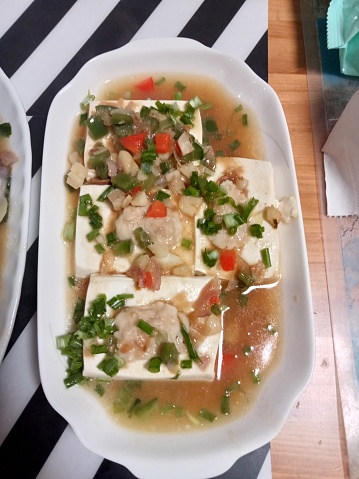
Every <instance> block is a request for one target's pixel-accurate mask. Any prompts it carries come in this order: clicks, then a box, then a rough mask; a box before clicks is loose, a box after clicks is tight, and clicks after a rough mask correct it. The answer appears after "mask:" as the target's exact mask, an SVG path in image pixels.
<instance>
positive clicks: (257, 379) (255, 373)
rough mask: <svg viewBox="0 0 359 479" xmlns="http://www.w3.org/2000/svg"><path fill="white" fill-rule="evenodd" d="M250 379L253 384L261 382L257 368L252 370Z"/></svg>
mask: <svg viewBox="0 0 359 479" xmlns="http://www.w3.org/2000/svg"><path fill="white" fill-rule="evenodd" d="M252 381H253V383H254V384H259V383H260V382H261V380H260V377H259V369H257V368H256V369H253V370H252Z"/></svg>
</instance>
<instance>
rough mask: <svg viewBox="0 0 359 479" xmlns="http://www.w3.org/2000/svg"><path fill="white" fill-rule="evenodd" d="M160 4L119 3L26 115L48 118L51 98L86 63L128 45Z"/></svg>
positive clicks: (155, 1) (157, 0) (151, 1)
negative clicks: (45, 116)
mask: <svg viewBox="0 0 359 479" xmlns="http://www.w3.org/2000/svg"><path fill="white" fill-rule="evenodd" d="M160 3H161V0H147V1H146V2H134V1H133V0H121V2H119V3H118V4H117V5H116V7H115V8H114V9H113V10H112V12H111V13H110V14H109V15H108V16H107V18H106V19H105V20H104V21H103V22H102V24H101V25H100V26H99V27H98V29H97V30H96V31H95V33H94V34H93V35H92V36H91V37H90V38H89V39H88V41H87V42H86V43H85V44H84V45H83V47H82V48H81V49H80V50H79V51H78V52H77V54H76V55H75V56H74V57H73V58H72V60H71V61H70V62H69V63H68V64H67V65H66V67H65V68H64V69H63V70H62V72H61V73H60V74H59V75H58V76H57V77H56V78H55V79H54V80H53V82H52V83H51V84H50V85H49V86H48V88H47V89H46V90H45V91H44V93H43V94H42V95H41V96H40V98H38V100H37V101H36V102H35V103H34V104H33V105H32V106H31V107H30V109H29V111H28V115H30V116H35V115H40V116H43V115H47V113H48V110H49V107H50V104H51V101H52V100H53V98H54V96H55V95H56V94H57V93H58V91H59V90H60V89H61V88H62V87H64V86H65V85H66V84H67V83H69V81H70V80H71V79H72V78H73V77H74V76H75V75H76V73H77V72H78V71H79V70H80V68H81V67H82V66H83V65H84V64H85V63H86V62H88V61H89V60H90V59H91V58H93V57H94V56H97V55H100V54H101V53H105V52H107V51H110V50H114V49H116V48H119V47H122V46H123V45H125V44H126V43H128V42H129V41H130V40H131V38H132V37H133V36H134V35H135V33H136V32H137V30H138V29H139V28H140V27H141V26H142V25H143V23H144V22H145V21H146V20H147V18H148V17H149V16H150V15H151V13H152V12H153V11H154V10H155V8H156V7H157V6H158V5H159V4H160ZM85 93H86V92H85ZM80 101H81V99H80Z"/></svg>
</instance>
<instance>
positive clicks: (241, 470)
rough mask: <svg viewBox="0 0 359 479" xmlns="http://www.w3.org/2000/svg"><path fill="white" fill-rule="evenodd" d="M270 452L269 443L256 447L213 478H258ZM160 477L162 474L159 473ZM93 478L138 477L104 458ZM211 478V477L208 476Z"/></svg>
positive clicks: (119, 478)
mask: <svg viewBox="0 0 359 479" xmlns="http://www.w3.org/2000/svg"><path fill="white" fill-rule="evenodd" d="M268 452H269V444H265V445H264V446H262V447H260V448H259V449H256V450H255V451H253V452H250V453H249V454H246V455H245V456H243V457H241V458H240V459H238V460H237V461H236V462H235V463H234V465H233V466H232V467H231V468H230V469H229V470H228V471H226V472H225V473H223V474H221V475H219V476H216V477H215V478H212V479H239V478H243V479H257V477H258V474H259V472H260V470H261V468H262V466H263V463H264V461H265V458H266V457H267V454H268ZM159 477H160V475H159ZM93 479H137V478H136V476H134V475H133V474H132V473H131V472H130V471H129V470H128V469H126V468H125V467H124V466H121V465H120V464H116V463H115V462H112V461H109V460H107V459H104V460H103V461H102V463H101V465H100V467H99V468H98V470H97V472H96V474H95V476H94V477H93ZM208 479H210V478H208Z"/></svg>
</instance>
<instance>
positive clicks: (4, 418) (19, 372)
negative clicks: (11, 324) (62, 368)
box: [0, 314, 40, 444]
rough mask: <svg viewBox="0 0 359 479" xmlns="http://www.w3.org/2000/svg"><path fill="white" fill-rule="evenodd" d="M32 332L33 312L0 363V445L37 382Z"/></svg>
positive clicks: (34, 339)
mask: <svg viewBox="0 0 359 479" xmlns="http://www.w3.org/2000/svg"><path fill="white" fill-rule="evenodd" d="M36 332H37V331H36V314H35V315H34V316H33V317H32V318H31V320H30V321H29V322H28V324H27V326H26V328H25V329H24V330H23V332H22V333H21V335H20V337H19V338H18V340H17V341H16V343H15V344H14V346H13V347H12V348H11V350H10V351H9V354H7V355H6V356H5V358H4V360H3V362H2V364H1V366H0V384H1V388H0V411H1V421H0V444H2V442H3V441H4V439H5V438H6V436H7V435H8V434H9V432H10V431H11V429H12V427H13V426H14V424H15V422H16V421H17V419H18V418H19V416H20V414H21V413H22V412H23V410H24V409H25V407H26V405H27V403H28V402H29V401H30V399H31V398H32V396H33V395H34V393H35V391H36V389H37V388H38V387H39V385H40V374H39V367H38V358H37V348H36V346H35V345H36V343H37V339H36Z"/></svg>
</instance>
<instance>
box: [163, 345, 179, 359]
mask: <svg viewBox="0 0 359 479" xmlns="http://www.w3.org/2000/svg"><path fill="white" fill-rule="evenodd" d="M178 358H179V353H178V350H177V348H176V345H175V343H171V342H164V343H162V344H161V359H162V361H163V362H164V363H165V364H168V363H174V364H178Z"/></svg>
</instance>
